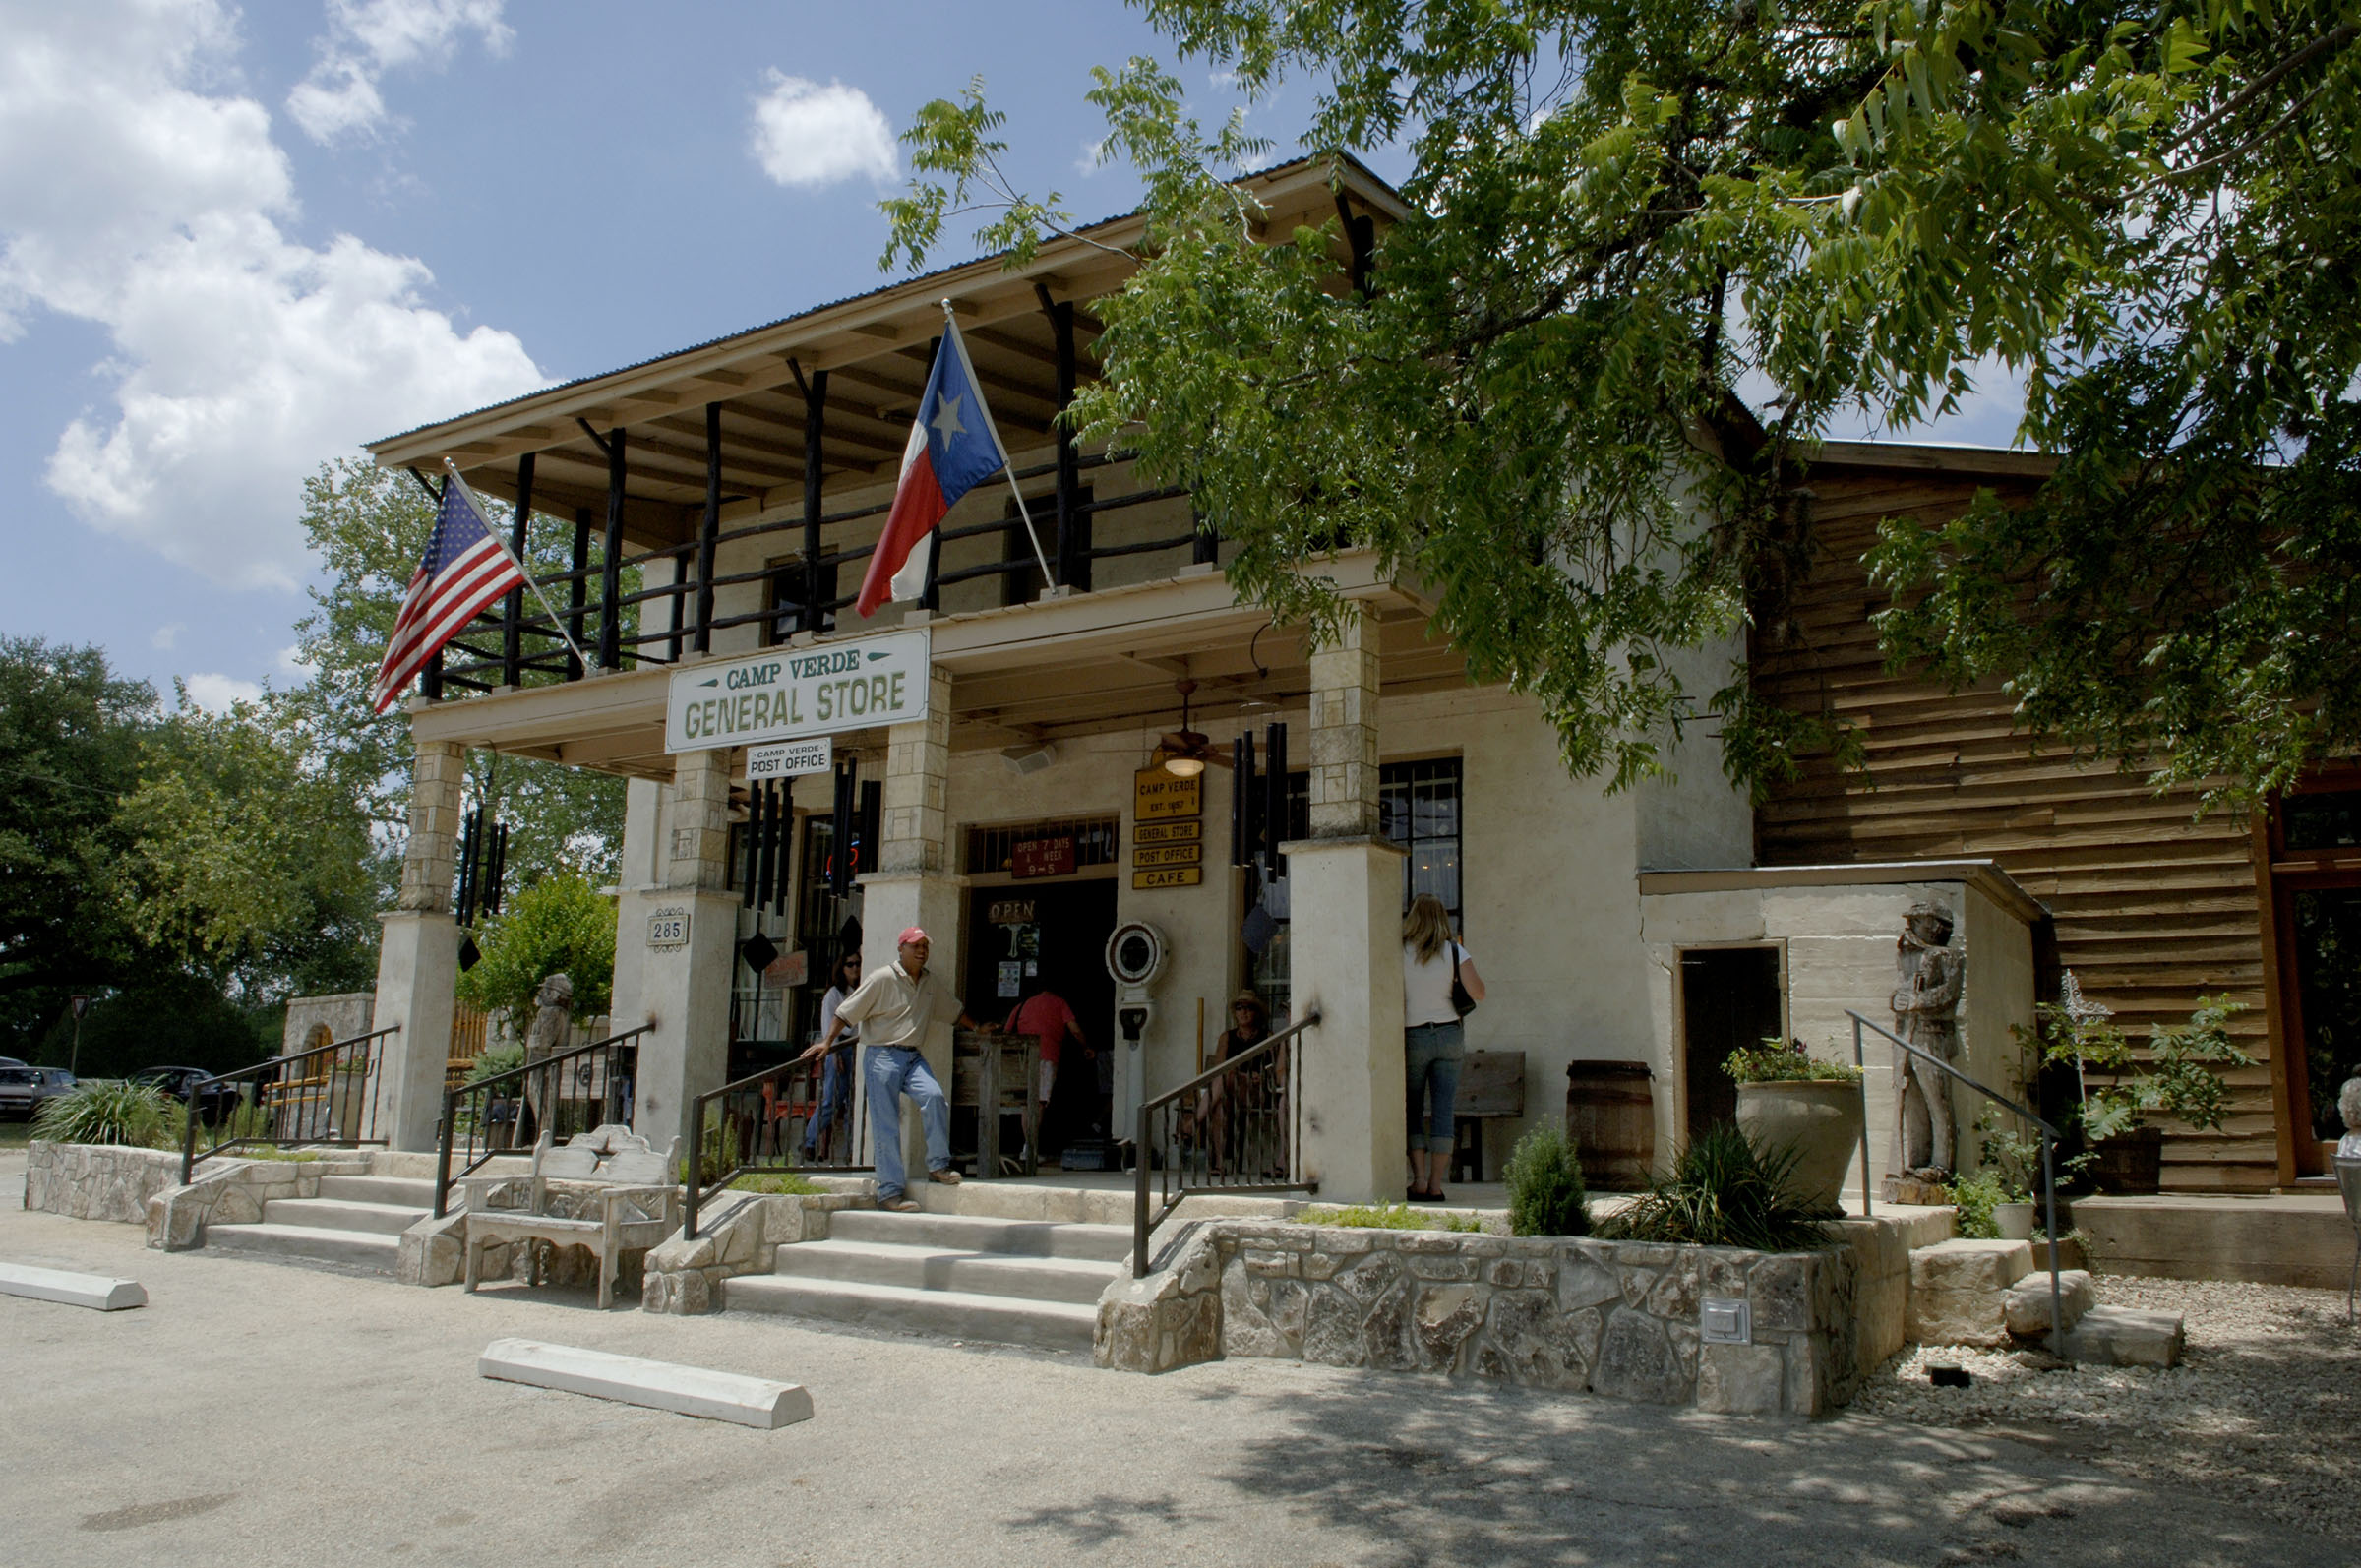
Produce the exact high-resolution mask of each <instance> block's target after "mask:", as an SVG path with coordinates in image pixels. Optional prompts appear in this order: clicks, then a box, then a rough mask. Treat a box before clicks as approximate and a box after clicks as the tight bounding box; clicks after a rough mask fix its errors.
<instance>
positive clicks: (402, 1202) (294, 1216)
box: [205, 1176, 435, 1276]
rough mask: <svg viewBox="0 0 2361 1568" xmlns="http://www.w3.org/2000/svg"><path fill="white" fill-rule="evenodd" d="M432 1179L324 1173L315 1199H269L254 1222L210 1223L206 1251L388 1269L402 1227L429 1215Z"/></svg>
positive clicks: (387, 1272) (398, 1246)
mask: <svg viewBox="0 0 2361 1568" xmlns="http://www.w3.org/2000/svg"><path fill="white" fill-rule="evenodd" d="M434 1202H435V1184H434V1182H433V1181H432V1180H429V1179H427V1178H425V1177H423V1176H322V1177H321V1178H320V1195H319V1196H318V1197H316V1198H273V1199H272V1200H271V1201H270V1202H268V1203H266V1204H264V1205H263V1217H262V1220H261V1221H260V1222H259V1223H257V1224H253V1225H209V1226H207V1227H206V1231H205V1244H206V1247H207V1249H208V1250H209V1251H214V1250H217V1251H223V1252H244V1253H249V1254H256V1255H261V1256H267V1257H279V1258H299V1259H302V1260H305V1261H307V1262H313V1263H331V1264H334V1265H336V1266H337V1267H339V1268H347V1269H359V1270H363V1271H365V1272H368V1273H371V1274H384V1275H387V1276H391V1275H392V1274H393V1262H394V1259H395V1257H396V1256H397V1255H398V1254H399V1252H400V1249H401V1233H402V1232H404V1231H406V1230H408V1229H409V1228H410V1227H411V1226H413V1225H415V1224H417V1223H418V1222H419V1221H420V1220H423V1219H425V1218H426V1217H427V1214H428V1213H429V1212H430V1211H431V1210H432V1209H433V1207H434Z"/></svg>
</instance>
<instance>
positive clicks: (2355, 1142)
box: [2336, 1078, 2361, 1160]
mask: <svg viewBox="0 0 2361 1568" xmlns="http://www.w3.org/2000/svg"><path fill="white" fill-rule="evenodd" d="M2336 1114H2337V1115H2338V1116H2342V1117H2343V1118H2344V1136H2343V1137H2341V1138H2338V1139H2337V1140H2336V1158H2337V1159H2339V1160H2361V1078H2347V1079H2345V1080H2344V1087H2343V1088H2341V1089H2339V1090H2337V1091H2336Z"/></svg>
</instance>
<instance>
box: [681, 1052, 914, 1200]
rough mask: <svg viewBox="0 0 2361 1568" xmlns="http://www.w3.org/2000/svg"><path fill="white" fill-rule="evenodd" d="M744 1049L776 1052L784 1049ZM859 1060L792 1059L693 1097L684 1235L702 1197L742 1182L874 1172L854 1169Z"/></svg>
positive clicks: (850, 1056)
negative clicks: (832, 1066)
mask: <svg viewBox="0 0 2361 1568" xmlns="http://www.w3.org/2000/svg"><path fill="white" fill-rule="evenodd" d="M749 1044H750V1045H753V1046H774V1047H775V1046H784V1045H787V1044H789V1042H787V1041H783V1040H767V1041H760V1040H758V1041H753V1042H750V1043H749ZM858 1054H859V1048H858V1047H857V1046H856V1047H849V1048H839V1049H838V1050H837V1051H835V1052H831V1053H830V1054H829V1055H828V1056H823V1057H821V1058H820V1059H819V1060H817V1061H806V1060H804V1059H803V1058H802V1057H801V1056H800V1055H799V1056H794V1057H791V1058H789V1059H788V1060H786V1061H782V1062H780V1063H778V1064H777V1065H775V1066H770V1067H765V1068H763V1069H762V1070H761V1071H760V1072H755V1073H749V1074H748V1075H747V1076H745V1077H743V1078H740V1079H738V1080H737V1081H736V1082H734V1083H725V1084H723V1085H722V1086H721V1087H720V1088H718V1089H713V1090H709V1091H707V1092H706V1093H704V1094H700V1095H698V1096H697V1097H696V1103H695V1104H694V1105H692V1106H691V1107H690V1110H689V1147H690V1150H691V1151H692V1152H691V1154H690V1156H689V1159H688V1166H689V1171H688V1185H689V1191H688V1196H687V1203H686V1206H685V1207H684V1209H683V1211H682V1221H681V1225H682V1230H681V1234H682V1235H683V1236H696V1220H697V1208H698V1205H699V1203H700V1202H701V1201H702V1198H703V1195H704V1194H705V1193H706V1192H712V1191H722V1190H726V1189H727V1188H728V1186H729V1184H730V1183H731V1182H733V1181H735V1180H737V1179H738V1178H739V1177H740V1176H751V1175H755V1174H757V1173H760V1172H765V1171H779V1172H791V1171H825V1172H827V1173H829V1174H830V1175H843V1174H846V1173H850V1172H855V1171H869V1170H874V1169H876V1168H875V1167H874V1166H872V1165H868V1164H864V1163H862V1162H861V1160H860V1138H859V1135H858V1130H857V1129H856V1128H855V1127H854V1125H853V1081H852V1076H851V1074H852V1073H853V1071H854V1070H855V1060H854V1058H855V1057H856V1056H857V1055H858ZM831 1057H833V1058H834V1059H835V1061H836V1063H837V1065H838V1069H839V1070H838V1073H837V1075H836V1076H834V1077H833V1078H831V1076H830V1075H829V1072H828V1066H829V1061H830V1058H831ZM831 1088H832V1089H833V1090H834V1093H833V1094H832V1095H830V1094H829V1093H828V1091H829V1090H830V1089H831Z"/></svg>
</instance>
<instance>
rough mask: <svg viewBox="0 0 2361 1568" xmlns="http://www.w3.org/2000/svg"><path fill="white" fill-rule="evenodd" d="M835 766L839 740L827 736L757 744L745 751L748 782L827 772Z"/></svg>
mask: <svg viewBox="0 0 2361 1568" xmlns="http://www.w3.org/2000/svg"><path fill="white" fill-rule="evenodd" d="M835 765H836V743H835V742H834V741H831V740H829V739H828V738H827V737H826V736H824V735H817V736H814V737H813V738H812V739H810V740H807V741H781V742H780V743H779V744H778V745H776V746H757V747H755V748H754V749H753V750H751V751H749V752H748V753H747V754H746V781H747V782H748V783H749V784H752V783H755V782H756V781H757V780H759V779H766V778H794V777H796V776H798V775H799V774H804V773H825V772H826V771H828V769H830V768H832V767H834V766H835Z"/></svg>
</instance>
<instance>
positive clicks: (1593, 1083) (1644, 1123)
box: [1566, 1061, 1656, 1192]
mask: <svg viewBox="0 0 2361 1568" xmlns="http://www.w3.org/2000/svg"><path fill="white" fill-rule="evenodd" d="M1654 1076H1655V1075H1654V1074H1653V1073H1651V1072H1650V1071H1649V1070H1648V1064H1647V1063H1646V1062H1644V1061H1572V1062H1568V1063H1567V1064H1566V1136H1567V1137H1568V1138H1571V1139H1572V1140H1573V1141H1574V1148H1575V1153H1576V1156H1577V1158H1579V1159H1580V1160H1581V1161H1582V1179H1583V1181H1584V1183H1585V1184H1586V1185H1588V1186H1589V1187H1590V1188H1591V1189H1592V1190H1593V1191H1604V1192H1637V1191H1639V1190H1640V1189H1641V1188H1643V1187H1645V1186H1647V1185H1648V1181H1649V1177H1650V1176H1652V1175H1653V1173H1654V1168H1655V1165H1656V1089H1655V1086H1654V1083H1653V1079H1654Z"/></svg>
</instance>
